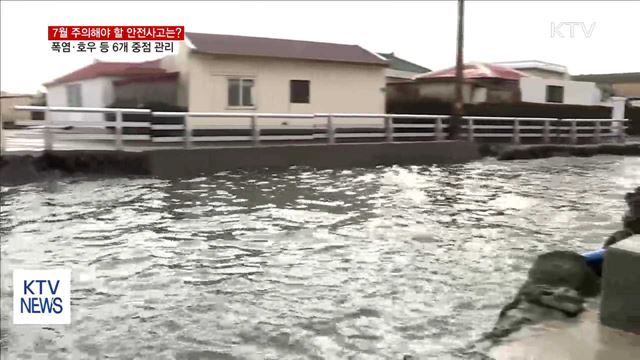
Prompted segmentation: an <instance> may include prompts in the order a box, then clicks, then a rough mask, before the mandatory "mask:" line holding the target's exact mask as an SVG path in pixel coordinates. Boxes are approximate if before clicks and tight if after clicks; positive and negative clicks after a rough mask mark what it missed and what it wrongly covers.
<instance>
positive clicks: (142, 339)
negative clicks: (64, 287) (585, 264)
mask: <svg viewBox="0 0 640 360" xmlns="http://www.w3.org/2000/svg"><path fill="white" fill-rule="evenodd" d="M639 183H640V158H624V157H617V156H599V157H593V158H551V159H542V160H527V161H513V162H498V161H496V160H482V161H478V162H472V163H468V164H461V165H453V166H411V167H398V166H392V167H378V168H374V169H351V170H325V171H314V170H312V169H308V168H292V169H289V170H287V171H234V172H225V173H219V174H216V175H212V176H208V177H200V178H195V179H188V180H182V181H169V180H159V179H149V178H146V179H145V178H138V179H125V178H118V179H91V178H74V179H65V180H63V181H56V182H46V183H39V184H31V185H26V186H21V187H13V188H2V200H1V202H0V205H1V206H2V209H1V211H2V213H1V222H0V235H1V255H2V262H1V264H2V268H1V270H2V272H1V276H2V287H1V289H2V298H1V302H2V307H1V309H2V315H1V319H2V328H1V330H2V336H1V338H0V342H1V346H2V355H3V356H2V357H3V359H4V358H7V359H14V358H30V357H31V358H52V359H69V358H72V359H85V358H87V359H138V358H153V359H305V358H306V359H402V356H403V355H404V354H411V355H413V356H414V358H416V359H433V358H451V357H455V356H456V353H457V351H458V349H460V348H463V347H465V346H466V345H468V344H469V343H471V342H473V341H474V340H475V339H477V338H478V337H479V336H481V334H482V333H484V332H486V331H488V330H490V329H491V327H492V326H493V324H494V322H495V320H496V317H497V315H498V312H499V310H500V308H501V307H502V306H503V305H504V304H505V303H506V302H508V301H509V300H510V299H511V297H512V296H513V295H514V294H515V292H516V290H517V288H518V287H519V286H520V285H521V283H522V281H523V280H524V279H525V278H526V272H527V270H528V268H529V266H530V264H531V262H532V260H533V259H534V258H535V256H536V255H537V254H540V253H543V252H546V251H550V250H555V249H570V250H575V251H579V252H582V251H587V250H592V249H595V248H598V247H599V246H600V245H601V244H602V242H603V241H604V239H605V238H606V237H607V236H608V235H609V234H610V233H611V232H613V231H615V230H617V229H618V228H619V226H620V218H621V216H622V214H623V212H624V210H625V208H626V205H625V203H624V201H623V196H624V194H625V192H627V191H630V190H632V189H633V188H634V187H635V186H638V185H639ZM55 267H68V268H71V269H72V287H71V291H72V294H71V295H72V309H71V310H72V320H71V325H66V326H61V325H51V326H35V325H28V326H27V325H13V324H12V323H11V322H12V315H11V312H12V303H11V301H12V300H11V299H12V290H11V289H12V285H11V281H12V278H11V273H12V271H13V269H49V268H55Z"/></svg>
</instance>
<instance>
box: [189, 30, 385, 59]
mask: <svg viewBox="0 0 640 360" xmlns="http://www.w3.org/2000/svg"><path fill="white" fill-rule="evenodd" d="M186 37H187V39H188V40H189V41H190V42H191V44H192V45H193V47H194V49H195V50H196V51H200V52H204V53H209V54H219V55H243V56H261V57H272V58H289V59H301V60H316V61H335V62H347V63H358V64H371V65H381V66H386V65H387V61H386V60H384V59H383V58H382V57H380V56H378V55H376V54H374V53H371V52H369V51H367V50H365V49H363V48H361V47H360V46H358V45H344V44H332V43H322V42H313V41H299V40H285V39H271V38H261V37H250V36H237V35H217V34H202V33H191V32H189V33H186Z"/></svg>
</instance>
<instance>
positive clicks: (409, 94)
mask: <svg viewBox="0 0 640 360" xmlns="http://www.w3.org/2000/svg"><path fill="white" fill-rule="evenodd" d="M463 76H464V79H465V81H464V84H463V87H462V96H463V100H464V102H465V103H467V104H470V103H484V102H515V101H518V100H519V90H518V84H519V80H520V78H522V77H526V76H527V75H526V74H525V73H523V72H520V71H518V70H514V69H510V68H507V67H503V66H498V65H493V64H486V63H468V64H465V65H464V67H463ZM455 83H456V69H455V67H451V68H448V69H444V70H439V71H433V72H429V73H426V74H422V75H418V76H417V77H416V78H415V79H414V81H413V82H411V83H398V84H389V91H388V94H387V95H388V97H389V100H396V99H407V98H413V99H423V100H427V101H445V102H453V101H454V99H455Z"/></svg>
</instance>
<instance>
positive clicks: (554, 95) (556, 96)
mask: <svg viewBox="0 0 640 360" xmlns="http://www.w3.org/2000/svg"><path fill="white" fill-rule="evenodd" d="M547 102H552V103H562V102H564V88H563V87H562V86H554V85H547Z"/></svg>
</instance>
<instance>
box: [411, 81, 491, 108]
mask: <svg viewBox="0 0 640 360" xmlns="http://www.w3.org/2000/svg"><path fill="white" fill-rule="evenodd" d="M415 86H416V89H417V96H418V97H419V98H421V99H435V100H441V101H453V100H454V99H455V83H454V82H453V81H451V82H418V83H416V85H415ZM479 96H481V95H477V96H474V94H473V88H472V86H471V84H464V85H463V86H462V98H463V99H464V102H465V103H470V102H472V99H477V98H478V97H479Z"/></svg>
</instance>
